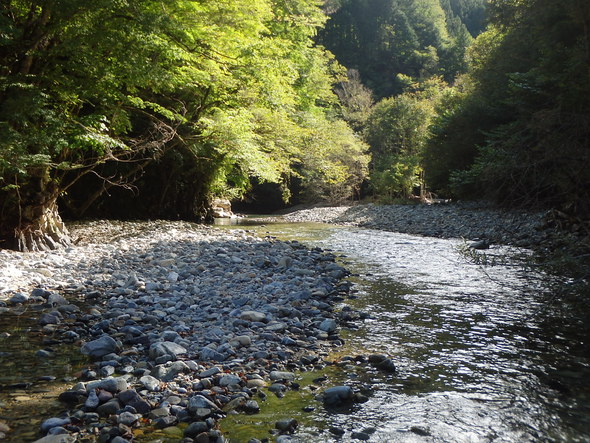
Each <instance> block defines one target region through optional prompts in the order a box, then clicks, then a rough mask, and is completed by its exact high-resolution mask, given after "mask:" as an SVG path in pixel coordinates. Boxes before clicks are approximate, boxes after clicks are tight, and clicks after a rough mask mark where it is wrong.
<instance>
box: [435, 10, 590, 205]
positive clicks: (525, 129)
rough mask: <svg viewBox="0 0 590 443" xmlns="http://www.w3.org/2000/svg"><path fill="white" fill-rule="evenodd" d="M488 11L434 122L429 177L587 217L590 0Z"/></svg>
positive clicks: (457, 190)
mask: <svg viewBox="0 0 590 443" xmlns="http://www.w3.org/2000/svg"><path fill="white" fill-rule="evenodd" d="M489 15H490V20H489V25H488V28H487V30H486V32H484V33H483V34H481V35H480V36H479V37H478V38H477V40H476V41H475V43H474V45H473V46H472V47H471V48H470V50H469V60H470V63H469V72H468V74H467V76H466V77H464V78H463V79H462V82H461V83H460V84H458V85H457V86H456V88H455V89H456V91H455V92H456V96H455V97H454V99H453V100H452V101H451V102H449V103H446V105H445V106H444V107H442V109H441V112H440V113H439V116H438V117H437V121H436V123H435V124H434V125H433V128H432V132H433V137H432V139H431V140H430V142H429V147H428V149H427V159H428V160H427V161H426V164H425V167H426V169H427V171H430V173H431V174H432V180H431V185H432V186H433V187H435V188H436V189H441V190H444V189H447V191H451V192H453V193H454V194H456V195H459V196H485V197H491V198H493V199H495V200H497V201H499V202H502V203H505V204H509V205H515V204H516V205H527V206H550V207H556V208H560V209H562V210H566V211H568V212H570V213H572V214H575V215H582V216H587V215H589V214H590V206H589V204H588V197H589V195H588V192H589V190H590V170H589V168H588V165H589V164H590V33H589V32H590V31H589V30H590V3H588V2H584V1H578V0H555V1H548V0H526V1H516V0H512V1H492V2H490V5H489ZM438 159H444V160H443V162H439V160H438Z"/></svg>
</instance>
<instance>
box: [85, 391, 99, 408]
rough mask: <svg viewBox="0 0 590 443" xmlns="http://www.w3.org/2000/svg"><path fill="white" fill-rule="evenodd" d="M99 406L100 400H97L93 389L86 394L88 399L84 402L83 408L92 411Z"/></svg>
mask: <svg viewBox="0 0 590 443" xmlns="http://www.w3.org/2000/svg"><path fill="white" fill-rule="evenodd" d="M99 404H100V400H99V399H98V395H97V393H96V391H95V390H94V389H92V390H91V391H90V392H89V393H88V398H87V399H86V401H85V402H84V406H85V407H86V409H87V410H90V411H94V410H95V409H96V408H97V407H98V405H99Z"/></svg>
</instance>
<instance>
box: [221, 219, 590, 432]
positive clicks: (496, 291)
mask: <svg viewBox="0 0 590 443" xmlns="http://www.w3.org/2000/svg"><path fill="white" fill-rule="evenodd" d="M241 228H245V227H244V226H242V227H241ZM246 228H247V229H250V227H246ZM252 229H254V230H256V231H257V232H258V233H261V234H267V235H272V236H276V237H278V238H281V239H290V240H299V241H301V242H303V243H306V244H308V245H310V246H320V247H323V248H325V249H330V250H333V251H334V253H336V254H340V255H342V256H343V257H341V260H342V261H343V262H345V263H346V265H347V267H348V268H349V269H350V270H351V271H352V272H353V273H354V274H356V275H353V277H351V279H352V280H353V281H354V282H355V283H356V285H355V287H356V289H357V290H358V293H357V294H356V295H357V298H355V299H353V300H350V301H347V302H346V304H349V305H351V306H353V307H354V308H355V309H359V310H363V311H365V312H368V313H370V314H371V316H372V317H371V319H369V320H366V321H365V322H364V323H363V324H361V327H360V328H359V329H358V330H352V331H347V332H345V333H344V334H343V337H344V338H345V339H346V345H345V347H344V348H343V349H339V350H338V351H337V353H336V354H334V357H338V356H339V355H340V356H341V355H343V354H347V355H351V356H355V355H358V354H364V355H366V354H368V353H373V352H381V353H386V354H388V355H390V356H392V357H393V358H394V360H395V362H396V365H397V367H398V372H397V374H395V375H384V374H382V373H379V372H378V371H367V369H366V366H355V365H354V364H349V365H348V366H343V367H342V368H341V369H339V370H336V369H334V368H332V369H331V370H330V371H331V372H330V373H329V374H327V375H328V382H329V383H331V384H332V385H333V384H337V383H343V382H344V383H347V384H350V385H353V386H354V387H355V388H356V389H359V390H361V391H362V392H364V393H367V394H368V396H369V401H368V402H367V403H364V404H360V405H355V406H354V407H353V408H351V409H350V410H348V411H344V412H343V411H339V412H333V411H332V412H330V411H326V410H325V409H324V408H323V407H322V406H321V405H319V404H318V407H316V409H315V411H314V412H311V413H309V414H307V415H305V414H302V413H301V411H300V409H301V405H302V404H304V403H307V402H309V401H311V400H312V398H313V396H312V395H310V393H309V392H308V393H305V389H303V392H304V393H302V394H297V395H295V396H294V397H292V398H291V399H287V401H285V402H284V403H282V404H281V403H280V402H275V403H273V405H272V406H271V410H268V408H267V409H264V408H263V412H264V411H267V412H266V413H267V414H268V415H269V416H268V417H266V420H267V422H269V423H270V422H271V421H272V420H273V419H276V418H282V417H285V416H288V414H291V415H292V416H294V417H296V418H297V419H298V420H301V426H300V428H299V429H298V432H297V434H295V436H294V438H295V441H336V440H337V441H353V440H354V438H359V436H362V437H363V438H366V437H367V436H370V441H374V442H392V441H403V442H412V441H420V442H425V441H433V442H492V441H493V442H523V441H524V442H526V441H531V442H532V441H535V442H537V441H548V442H553V441H555V442H562V441H563V442H582V441H590V382H589V380H590V341H589V338H590V325H589V324H588V321H587V319H588V314H589V311H590V310H589V309H588V307H587V306H586V304H585V303H577V304H576V301H575V300H576V299H575V298H574V299H573V300H569V301H568V300H567V297H565V296H564V294H566V293H567V291H565V289H567V285H568V282H567V281H566V280H563V279H562V280H559V279H555V278H553V277H550V276H548V275H545V274H542V273H540V272H537V271H535V270H531V269H526V268H525V267H523V266H522V265H520V264H519V263H518V262H512V261H506V260H505V259H504V258H503V257H506V256H511V255H514V254H515V253H516V252H517V251H514V250H511V249H509V248H500V247H495V248H492V249H490V250H489V251H486V255H485V258H486V260H484V261H485V263H484V264H481V263H479V264H478V263H477V261H474V260H472V259H468V258H466V256H465V254H463V253H461V252H460V250H461V248H462V246H464V245H463V242H462V241H459V240H444V239H435V238H428V237H417V236H410V235H404V234H398V233H389V232H382V231H372V230H367V229H358V228H345V227H334V226H328V225H322V224H268V225H265V226H257V227H255V228H254V227H253V228H252ZM518 252H519V253H521V254H522V253H523V251H518ZM480 257H481V256H480ZM480 261H481V260H480ZM494 262H495V263H494ZM302 385H303V386H306V384H305V383H302ZM325 387H328V386H325ZM233 420H234V422H233V423H230V424H228V425H227V426H228V427H229V428H230V429H231V430H234V431H236V429H238V427H237V426H236V424H237V423H240V424H241V425H242V431H243V432H244V433H243V434H240V431H237V433H234V434H232V432H229V435H230V438H231V437H232V435H233V436H234V437H235V439H236V441H240V438H239V436H240V435H244V436H245V435H246V433H247V431H248V430H249V431H250V432H252V430H253V429H254V428H255V427H256V426H258V427H260V426H261V425H262V426H263V427H264V425H267V424H269V423H267V422H265V418H264V417H263V418H258V419H257V420H254V421H250V422H248V421H247V420H242V421H240V420H239V419H233ZM270 427H272V426H270ZM330 427H336V428H340V429H341V430H344V431H345V434H344V435H343V436H341V437H338V438H336V437H334V436H332V435H331V434H330V433H329V432H328V431H327V430H328V429H329V428H330ZM355 433H356V434H355ZM298 435H299V437H297V436H298ZM258 438H261V436H259V437H258ZM356 441H358V440H356Z"/></svg>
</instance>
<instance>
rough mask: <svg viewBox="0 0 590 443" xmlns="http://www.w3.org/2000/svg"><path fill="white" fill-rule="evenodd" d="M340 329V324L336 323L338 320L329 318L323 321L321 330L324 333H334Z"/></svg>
mask: <svg viewBox="0 0 590 443" xmlns="http://www.w3.org/2000/svg"><path fill="white" fill-rule="evenodd" d="M337 327H338V323H336V320H334V319H333V318H327V319H325V320H324V321H322V322H321V323H320V326H319V328H320V330H322V331H324V332H328V333H330V332H334V331H335V330H336V328H337Z"/></svg>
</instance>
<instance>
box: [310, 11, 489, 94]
mask: <svg viewBox="0 0 590 443" xmlns="http://www.w3.org/2000/svg"><path fill="white" fill-rule="evenodd" d="M484 4H485V1H484V0H473V1H471V2H469V5H466V4H465V3H464V2H463V3H461V6H459V5H458V4H457V2H452V4H451V3H449V1H448V0H442V1H439V0H362V1H359V0H342V1H340V2H339V4H335V3H330V8H329V11H330V12H331V14H330V20H329V21H328V23H327V24H326V27H325V29H323V30H321V31H320V33H319V41H320V42H321V43H322V44H323V45H325V46H326V47H327V48H328V49H329V50H330V51H332V52H333V53H334V54H335V55H336V57H337V58H338V60H339V61H340V62H341V63H342V64H344V65H345V66H347V67H348V68H350V69H355V70H358V72H359V73H360V76H361V78H362V79H363V82H364V84H365V85H366V86H367V87H369V88H370V89H371V90H373V91H374V92H375V95H376V96H377V97H378V98H384V97H389V96H392V95H394V94H398V93H401V92H402V91H403V84H400V83H398V82H397V79H398V74H404V75H406V76H410V77H412V78H414V79H417V80H424V79H426V78H428V77H430V76H433V75H443V76H444V77H445V79H446V80H447V81H451V80H452V79H453V78H454V77H455V76H456V75H457V73H459V72H463V71H464V69H465V63H464V53H465V48H466V47H467V46H468V45H469V44H470V43H471V40H472V37H471V35H470V33H469V31H468V30H467V28H466V27H465V25H464V23H463V22H462V21H461V18H462V17H467V16H468V15H469V14H470V13H472V12H473V13H475V11H476V10H477V11H479V12H482V11H483V9H484ZM453 6H454V7H453ZM474 32H476V31H475V28H474Z"/></svg>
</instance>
